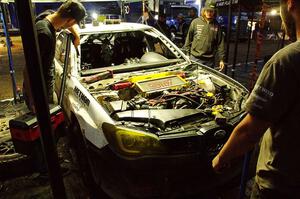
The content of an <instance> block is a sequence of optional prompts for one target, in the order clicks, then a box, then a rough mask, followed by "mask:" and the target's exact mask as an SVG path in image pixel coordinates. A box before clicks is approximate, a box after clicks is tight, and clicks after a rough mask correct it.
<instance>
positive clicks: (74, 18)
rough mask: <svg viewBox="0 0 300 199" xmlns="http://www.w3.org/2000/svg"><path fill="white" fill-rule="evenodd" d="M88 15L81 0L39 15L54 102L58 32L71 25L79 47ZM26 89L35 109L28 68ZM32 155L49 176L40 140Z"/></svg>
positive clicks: (41, 47)
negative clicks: (80, 30) (83, 21)
mask: <svg viewBox="0 0 300 199" xmlns="http://www.w3.org/2000/svg"><path fill="white" fill-rule="evenodd" d="M85 15H86V10H85V8H84V7H83V5H82V4H81V3H79V2H78V1H75V0H67V1H65V2H64V3H63V4H62V5H61V6H60V7H59V8H58V10H57V11H51V10H46V11H45V12H43V13H41V14H40V15H39V16H37V18H36V20H35V27H36V31H37V38H38V44H39V50H40V57H41V64H42V70H43V76H44V81H45V85H46V92H47V97H48V102H49V103H50V104H53V103H57V97H56V94H55V92H54V81H55V79H54V73H55V71H54V70H55V67H54V63H53V61H54V55H55V45H56V32H58V31H60V30H62V29H69V30H70V32H71V33H72V34H73V35H74V41H73V43H74V45H75V47H77V46H78V45H79V44H80V38H79V34H78V32H77V24H79V23H80V22H81V20H83V19H84V17H85ZM23 93H24V99H25V102H26V105H27V107H28V108H29V110H30V111H32V112H33V113H35V108H34V104H33V98H32V94H31V90H30V88H29V79H28V74H27V72H26V70H24V82H23ZM38 141H39V140H38ZM32 156H33V161H34V164H35V167H36V169H37V171H38V172H39V173H40V176H45V177H47V167H46V163H45V160H44V157H43V154H42V146H41V143H40V142H37V144H36V145H35V149H34V150H33V154H32Z"/></svg>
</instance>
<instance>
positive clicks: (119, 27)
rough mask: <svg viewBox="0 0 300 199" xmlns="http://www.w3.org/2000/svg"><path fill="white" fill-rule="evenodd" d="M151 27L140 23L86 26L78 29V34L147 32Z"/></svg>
mask: <svg viewBox="0 0 300 199" xmlns="http://www.w3.org/2000/svg"><path fill="white" fill-rule="evenodd" d="M151 28H152V27H150V26H148V25H145V24H140V23H127V22H121V23H120V24H103V23H99V26H93V25H92V24H86V25H85V28H83V29H79V31H78V32H79V34H93V33H101V32H103V33H105V32H126V31H132V30H134V31H139V30H147V29H151Z"/></svg>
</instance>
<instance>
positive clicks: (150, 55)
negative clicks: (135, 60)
mask: <svg viewBox="0 0 300 199" xmlns="http://www.w3.org/2000/svg"><path fill="white" fill-rule="evenodd" d="M167 60H168V59H167V58H166V57H164V56H162V55H160V54H158V53H156V52H146V53H145V54H144V55H143V56H142V57H141V60H140V61H141V62H144V63H152V62H160V61H167Z"/></svg>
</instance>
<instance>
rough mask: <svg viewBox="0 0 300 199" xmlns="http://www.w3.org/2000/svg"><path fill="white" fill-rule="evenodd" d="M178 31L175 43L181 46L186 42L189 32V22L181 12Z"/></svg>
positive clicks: (178, 18) (178, 16)
mask: <svg viewBox="0 0 300 199" xmlns="http://www.w3.org/2000/svg"><path fill="white" fill-rule="evenodd" d="M177 23H178V24H177V25H178V26H177V31H176V33H175V43H176V44H177V46H178V47H179V48H181V47H182V46H183V44H184V41H185V38H186V35H187V32H188V28H189V27H188V24H187V23H186V21H185V19H184V16H183V14H181V13H179V14H178V15H177Z"/></svg>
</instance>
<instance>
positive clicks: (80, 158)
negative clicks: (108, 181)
mask: <svg viewBox="0 0 300 199" xmlns="http://www.w3.org/2000/svg"><path fill="white" fill-rule="evenodd" d="M69 136H70V141H71V144H72V146H73V148H74V152H75V155H76V157H74V158H73V159H74V162H75V163H76V164H77V165H78V167H79V169H80V173H81V176H82V179H83V183H84V184H85V185H86V187H87V189H88V191H89V194H90V195H91V198H99V197H101V198H103V199H105V198H107V199H108V198H109V197H108V196H107V195H106V194H105V193H104V192H103V190H102V189H101V188H100V186H97V184H96V182H95V181H94V178H93V173H92V171H91V167H90V163H89V159H88V153H87V148H86V146H85V143H84V137H83V135H82V132H81V129H80V126H79V123H78V122H77V121H73V122H72V123H71V126H70V135H69Z"/></svg>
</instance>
